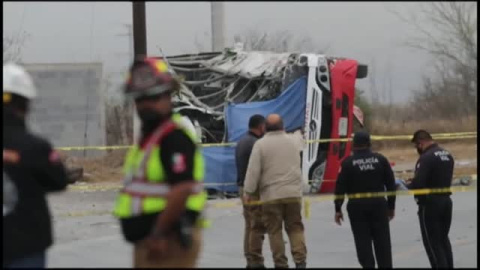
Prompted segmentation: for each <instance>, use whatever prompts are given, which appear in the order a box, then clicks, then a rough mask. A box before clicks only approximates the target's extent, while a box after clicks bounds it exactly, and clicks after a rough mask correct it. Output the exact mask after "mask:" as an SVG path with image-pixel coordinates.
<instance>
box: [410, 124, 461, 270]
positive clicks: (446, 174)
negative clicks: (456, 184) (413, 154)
mask: <svg viewBox="0 0 480 270" xmlns="http://www.w3.org/2000/svg"><path fill="white" fill-rule="evenodd" d="M412 143H414V144H415V147H416V148H417V152H418V154H419V155H420V158H419V159H418V161H417V164H416V166H415V176H414V178H413V179H409V180H408V181H407V187H408V189H424V188H428V189H430V188H435V189H437V188H450V187H451V184H452V178H453V168H454V163H455V162H454V160H453V157H452V155H451V154H450V153H449V152H448V151H446V150H444V149H443V148H441V147H440V146H438V144H436V143H435V142H434V141H433V139H432V136H431V135H430V133H428V132H427V131H425V130H418V131H416V132H415V133H414V134H413V138H412ZM451 194H452V193H451V192H445V193H434V194H429V195H416V196H415V200H416V202H417V204H418V218H419V220H420V230H421V233H422V239H423V245H424V247H425V250H426V252H427V256H428V260H429V261H430V265H431V266H432V268H451V269H452V268H453V252H452V246H451V244H450V239H449V238H448V233H449V231H450V225H451V223H452V199H451V198H450V195H451Z"/></svg>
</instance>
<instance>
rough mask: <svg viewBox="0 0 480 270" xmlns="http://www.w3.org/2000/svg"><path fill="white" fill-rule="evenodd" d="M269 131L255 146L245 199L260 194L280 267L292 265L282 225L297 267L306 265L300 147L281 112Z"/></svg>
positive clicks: (269, 120)
mask: <svg viewBox="0 0 480 270" xmlns="http://www.w3.org/2000/svg"><path fill="white" fill-rule="evenodd" d="M266 130H267V133H266V134H265V136H264V137H263V138H261V139H260V140H258V141H257V142H256V143H255V145H254V146H253V150H252V155H251V157H250V160H249V162H248V169H247V174H246V176H245V185H244V200H245V201H246V202H247V203H248V202H250V201H251V200H252V196H254V195H255V194H257V192H258V193H259V194H260V200H261V201H262V202H263V203H264V204H263V205H262V218H263V223H264V224H265V226H266V227H267V232H268V237H269V240H270V248H271V250H272V255H273V261H274V264H275V267H276V268H288V259H287V257H286V256H285V242H284V241H283V234H282V227H283V224H284V223H285V231H286V232H287V235H288V238H289V240H290V248H291V251H292V256H293V260H294V262H295V265H296V267H297V268H306V260H307V247H306V245H305V234H304V230H305V229H304V226H303V222H302V214H301V209H302V194H303V184H302V175H301V169H300V154H299V153H300V152H299V151H300V150H301V149H300V148H299V144H298V143H296V141H295V140H294V139H292V137H291V136H289V135H287V133H286V132H285V130H284V127H283V121H282V118H281V117H280V115H278V114H271V115H269V116H268V117H267V122H266Z"/></svg>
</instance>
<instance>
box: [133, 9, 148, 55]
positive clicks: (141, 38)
mask: <svg viewBox="0 0 480 270" xmlns="http://www.w3.org/2000/svg"><path fill="white" fill-rule="evenodd" d="M132 15H133V50H134V53H135V57H138V56H146V55H147V25H146V24H147V23H146V21H145V2H140V1H138V2H137V1H133V2H132Z"/></svg>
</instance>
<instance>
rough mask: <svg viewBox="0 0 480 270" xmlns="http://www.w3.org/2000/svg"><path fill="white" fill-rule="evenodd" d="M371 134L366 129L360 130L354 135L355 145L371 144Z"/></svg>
mask: <svg viewBox="0 0 480 270" xmlns="http://www.w3.org/2000/svg"><path fill="white" fill-rule="evenodd" d="M370 145H371V143H370V134H369V133H368V132H366V131H358V132H355V134H354V135H353V146H370Z"/></svg>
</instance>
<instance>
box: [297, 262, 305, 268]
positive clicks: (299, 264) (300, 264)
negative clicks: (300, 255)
mask: <svg viewBox="0 0 480 270" xmlns="http://www.w3.org/2000/svg"><path fill="white" fill-rule="evenodd" d="M295 265H296V267H295V268H302V269H303V268H307V263H296V264H295Z"/></svg>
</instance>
